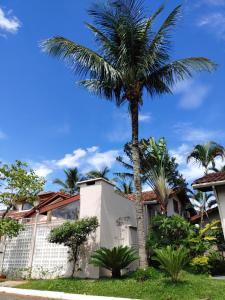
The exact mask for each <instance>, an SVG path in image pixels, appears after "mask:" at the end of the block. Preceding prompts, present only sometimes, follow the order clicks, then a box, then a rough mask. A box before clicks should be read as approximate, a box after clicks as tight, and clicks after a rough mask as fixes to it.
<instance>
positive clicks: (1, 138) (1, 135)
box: [0, 130, 7, 140]
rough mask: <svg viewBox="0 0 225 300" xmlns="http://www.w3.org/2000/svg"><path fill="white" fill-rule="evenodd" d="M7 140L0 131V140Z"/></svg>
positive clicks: (4, 134)
mask: <svg viewBox="0 0 225 300" xmlns="http://www.w3.org/2000/svg"><path fill="white" fill-rule="evenodd" d="M6 138H7V135H6V133H5V132H3V131H2V130H0V140H4V139H6Z"/></svg>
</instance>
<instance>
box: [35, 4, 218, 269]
mask: <svg viewBox="0 0 225 300" xmlns="http://www.w3.org/2000/svg"><path fill="white" fill-rule="evenodd" d="M163 10H164V5H162V6H160V7H159V9H158V10H157V11H156V12H155V13H154V14H153V15H151V16H147V15H146V9H145V7H144V5H143V1H141V0H106V2H105V3H103V2H102V1H98V2H97V3H96V4H94V5H93V6H92V7H91V9H89V10H88V13H89V15H90V17H92V18H93V24H89V23H86V26H87V27H88V29H90V30H91V31H92V33H94V36H95V39H96V46H97V49H98V51H95V50H92V49H90V48H87V47H86V46H83V45H80V44H78V43H76V42H73V41H71V40H69V39H67V38H64V37H62V36H55V37H52V38H49V39H47V40H45V41H43V42H42V44H41V45H42V48H43V49H44V50H45V51H46V52H47V53H49V54H50V55H53V56H57V57H59V58H61V59H63V60H65V61H66V63H67V64H70V65H71V68H72V70H73V71H74V73H76V74H78V75H79V76H80V77H81V79H82V80H81V81H80V85H81V86H83V87H85V88H87V89H88V90H89V91H90V92H92V93H94V94H96V95H98V96H100V97H103V98H105V99H107V100H111V101H114V102H115V103H116V105H117V106H121V105H122V104H124V103H127V105H128V109H129V112H130V116H131V125H132V157H133V169H134V172H133V173H134V186H135V190H136V200H135V205H136V217H137V235H138V245H139V256H140V266H141V267H144V266H146V265H147V256H146V250H145V230H144V228H145V227H144V211H143V204H142V188H141V178H140V157H139V150H138V148H139V146H138V142H139V122H138V117H139V108H140V107H141V106H142V104H143V92H144V90H145V91H147V93H148V94H149V95H150V96H154V95H162V94H165V93H172V88H173V86H174V84H176V83H177V81H179V80H184V79H186V78H189V77H191V76H192V74H193V71H212V70H213V69H215V64H214V63H213V62H212V61H210V60H209V59H207V58H203V57H191V58H185V59H180V60H175V61H172V60H171V55H170V48H171V41H170V37H171V33H170V30H171V29H172V28H173V27H174V26H175V25H176V23H177V21H178V18H179V15H180V11H181V6H177V7H176V8H175V9H174V10H173V11H172V12H171V13H170V14H169V16H168V17H167V18H166V19H165V21H164V22H163V24H162V25H161V26H160V28H159V30H158V31H156V33H155V31H153V23H154V21H155V19H156V17H157V16H158V15H159V14H160V13H161V12H162V11H163ZM87 78H88V79H87Z"/></svg>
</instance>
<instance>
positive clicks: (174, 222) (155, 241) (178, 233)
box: [147, 215, 193, 255]
mask: <svg viewBox="0 0 225 300" xmlns="http://www.w3.org/2000/svg"><path fill="white" fill-rule="evenodd" d="M191 230H193V229H192V226H191V225H190V223H189V222H187V221H186V220H185V219H184V218H183V217H181V216H176V215H174V216H171V217H167V216H163V215H158V216H155V217H154V218H153V219H152V222H151V226H150V231H149V235H148V238H147V248H148V250H149V252H150V255H151V254H153V253H154V250H155V249H158V248H164V247H166V246H169V245H171V246H172V245H173V246H180V245H183V244H185V243H186V240H187V238H188V236H189V235H190V232H191Z"/></svg>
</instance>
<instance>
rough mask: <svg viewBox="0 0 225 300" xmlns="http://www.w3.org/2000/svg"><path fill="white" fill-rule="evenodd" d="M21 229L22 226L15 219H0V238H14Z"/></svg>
mask: <svg viewBox="0 0 225 300" xmlns="http://www.w3.org/2000/svg"><path fill="white" fill-rule="evenodd" d="M23 229H24V226H23V225H22V224H21V223H19V222H18V221H17V220H15V219H12V218H9V217H5V218H3V219H2V218H0V238H1V236H7V237H9V238H12V237H16V236H17V235H18V234H19V232H20V231H21V230H23Z"/></svg>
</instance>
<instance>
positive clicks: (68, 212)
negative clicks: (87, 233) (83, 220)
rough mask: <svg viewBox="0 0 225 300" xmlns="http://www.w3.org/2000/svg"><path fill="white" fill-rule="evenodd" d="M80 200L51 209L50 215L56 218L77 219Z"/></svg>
mask: <svg viewBox="0 0 225 300" xmlns="http://www.w3.org/2000/svg"><path fill="white" fill-rule="evenodd" d="M79 208H80V201H75V202H72V203H70V204H68V205H65V206H61V207H59V208H56V209H53V210H52V217H55V218H57V219H67V220H77V219H78V217H79Z"/></svg>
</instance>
